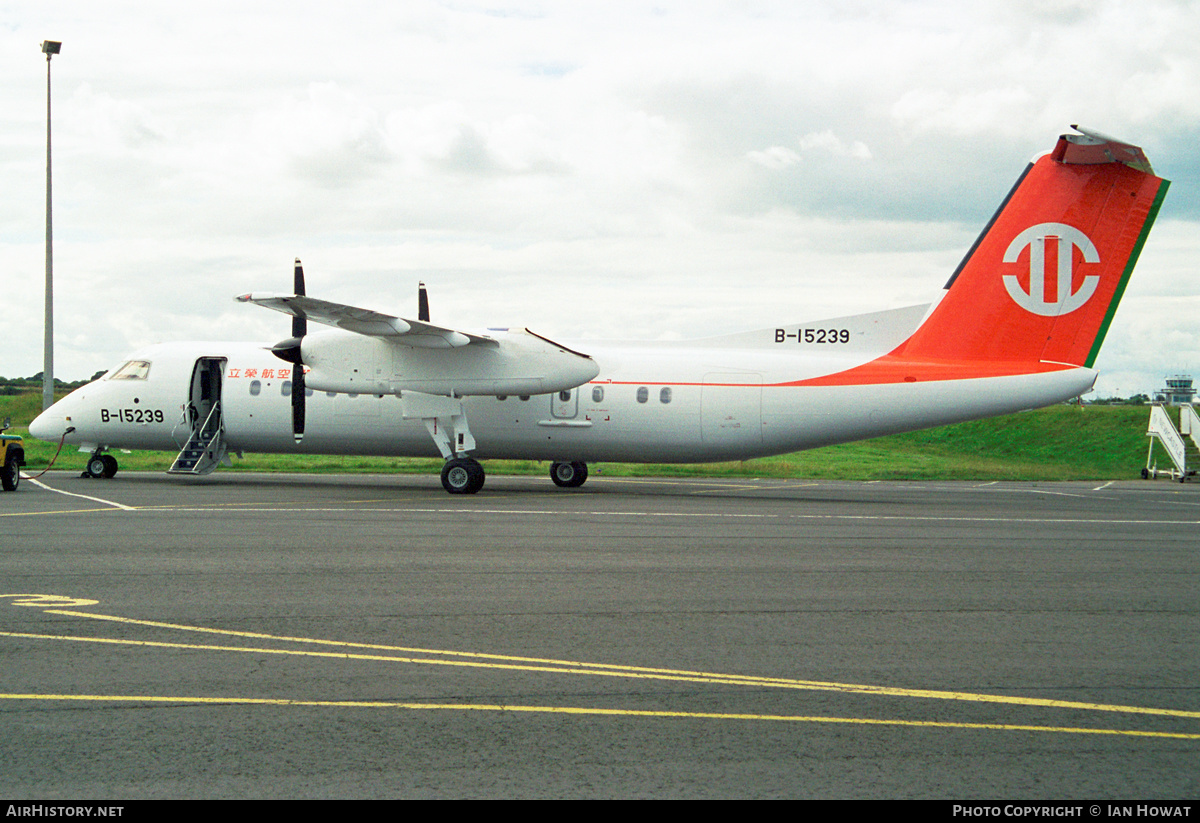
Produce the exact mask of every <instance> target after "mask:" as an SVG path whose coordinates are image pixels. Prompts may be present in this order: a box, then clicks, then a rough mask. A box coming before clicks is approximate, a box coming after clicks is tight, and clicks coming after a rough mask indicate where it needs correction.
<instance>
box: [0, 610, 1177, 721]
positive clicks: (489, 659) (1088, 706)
mask: <svg viewBox="0 0 1200 823" xmlns="http://www.w3.org/2000/svg"><path fill="white" fill-rule="evenodd" d="M46 612H47V613H49V614H61V615H66V616H71V617H92V618H96V619H99V620H112V621H116V622H120V623H133V624H138V625H144V626H151V627H155V628H165V629H182V630H185V631H196V632H204V633H211V634H222V635H229V636H234V637H245V638H252V639H258V640H272V641H276V642H286V643H309V644H318V645H326V646H337V647H341V648H357V649H371V650H375V651H383V652H403V653H405V654H403V655H394V654H365V653H357V652H348V651H347V652H332V651H331V652H318V651H302V650H297V649H275V648H269V647H262V646H221V645H206V644H191V643H169V642H165V641H151V640H121V639H114V638H97V637H81V636H75V635H49V634H32V633H22V632H3V631H0V636H3V637H23V638H34V639H44V640H67V641H72V642H84V643H103V644H111V645H127V646H142V647H153V648H168V649H187V650H203V651H220V652H240V653H249V652H257V653H259V654H278V655H292V656H297V657H320V658H335V659H340V660H368V661H377V662H392V663H414V664H422V665H435V666H455V667H460V668H476V669H497V670H506V671H526V672H539V673H544V674H571V675H590V676H594V677H625V678H635V679H641V680H662V681H668V682H686V683H713V684H720V685H729V686H757V687H761V688H780V689H794V690H800V691H826V692H840V693H844V694H866V695H879V696H885V697H910V698H922V699H932V700H955V701H961V702H972V703H992V704H1000V705H1015V706H1028V707H1038V708H1055V709H1074V710H1082V711H1096V712H1113V713H1122V714H1144V715H1155V716H1161V717H1180V718H1187V719H1200V711H1186V710H1182V709H1163V708H1155V707H1147V706H1128V705H1118V704H1105V703H1087V702H1080V701H1069V700H1054V699H1049V698H1040V697H1019V696H1011V695H993V694H980V693H974V692H955V691H942V690H935V689H907V688H898V687H892V686H873V685H868V684H859V683H834V682H823V681H816V680H791V679H786V678H773V677H758V676H753V675H737V674H725V673H720V672H703V671H688V670H684V669H656V668H646V667H640V666H622V665H617V664H608V663H584V662H578V661H571V660H557V659H553V658H533V657H516V656H508V655H495V654H483V653H473V652H459V651H444V650H437V649H420V648H412V647H404V646H386V645H377V644H368V643H345V642H340V641H334V640H319V639H314V638H304V637H287V636H277V635H269V634H260V633H257V632H238V631H230V630H225V629H209V628H203V627H195V626H185V625H179V624H172V623H158V622H154V621H148V620H134V619H132V618H123V617H114V616H111V615H93V614H88V613H87V612H71V611H66V610H56V609H46ZM412 654H416V655H435V656H441V657H455V658H470V659H454V660H446V659H439V658H438V657H413V656H409V655H412Z"/></svg>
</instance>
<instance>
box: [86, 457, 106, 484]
mask: <svg viewBox="0 0 1200 823" xmlns="http://www.w3.org/2000/svg"><path fill="white" fill-rule="evenodd" d="M106 468H107V464H106V463H105V462H104V455H100V454H97V455H94V456H92V457H89V458H88V462H87V469H86V472H87V476H88V477H94V478H101V477H104V476H105V475H104V471H105V469H106Z"/></svg>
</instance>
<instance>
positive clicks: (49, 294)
mask: <svg viewBox="0 0 1200 823" xmlns="http://www.w3.org/2000/svg"><path fill="white" fill-rule="evenodd" d="M60 49H62V43H59V42H57V41H55V40H46V41H44V42H43V43H42V54H44V55H46V341H45V351H44V353H43V358H42V410H43V411H45V410H46V409H48V408H50V407H51V406H53V405H54V229H53V220H52V219H51V208H50V203H51V199H50V58H51V57H53V56H54V55H56V54H58V52H59V50H60Z"/></svg>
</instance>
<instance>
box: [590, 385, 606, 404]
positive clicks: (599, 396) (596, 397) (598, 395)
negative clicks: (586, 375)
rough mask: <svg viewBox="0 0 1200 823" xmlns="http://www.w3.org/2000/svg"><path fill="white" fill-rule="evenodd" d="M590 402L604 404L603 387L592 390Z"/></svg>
mask: <svg viewBox="0 0 1200 823" xmlns="http://www.w3.org/2000/svg"><path fill="white" fill-rule="evenodd" d="M592 402H593V403H603V402H604V387H603V386H596V388H594V389H592Z"/></svg>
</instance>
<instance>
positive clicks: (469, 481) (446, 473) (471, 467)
mask: <svg viewBox="0 0 1200 823" xmlns="http://www.w3.org/2000/svg"><path fill="white" fill-rule="evenodd" d="M486 479H487V476H486V475H485V474H484V473H483V466H481V465H479V461H478V460H476V459H475V458H474V457H452V458H450V459H449V460H447V461H446V463H445V465H443V466H442V488H443V489H445V490H446V491H448V492H450V494H475V492H477V491H479V490H480V489H482V488H483V481H484V480H486Z"/></svg>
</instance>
